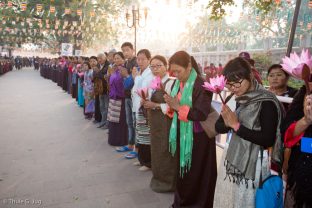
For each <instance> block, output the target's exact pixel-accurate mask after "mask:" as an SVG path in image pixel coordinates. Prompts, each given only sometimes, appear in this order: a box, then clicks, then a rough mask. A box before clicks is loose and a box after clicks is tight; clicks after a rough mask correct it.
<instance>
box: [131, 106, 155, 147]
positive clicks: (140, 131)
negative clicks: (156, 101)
mask: <svg viewBox="0 0 312 208" xmlns="http://www.w3.org/2000/svg"><path fill="white" fill-rule="evenodd" d="M135 130H136V138H137V143H138V144H145V145H150V144H151V138H150V127H149V125H148V122H147V119H146V117H145V116H144V113H143V110H142V109H141V108H140V109H139V111H138V112H137V113H136V129H135Z"/></svg>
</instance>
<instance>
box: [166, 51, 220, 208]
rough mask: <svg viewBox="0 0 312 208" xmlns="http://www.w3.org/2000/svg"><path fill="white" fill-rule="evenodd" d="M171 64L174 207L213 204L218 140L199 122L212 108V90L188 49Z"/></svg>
mask: <svg viewBox="0 0 312 208" xmlns="http://www.w3.org/2000/svg"><path fill="white" fill-rule="evenodd" d="M169 66H170V70H171V71H172V73H173V74H174V75H175V77H177V80H176V82H175V84H174V86H173V88H172V91H171V93H170V95H169V94H168V95H165V96H164V99H165V101H166V103H167V104H168V106H169V107H170V110H171V111H168V112H171V113H170V114H169V115H171V116H172V117H173V119H172V123H171V126H170V133H169V150H170V153H171V154H172V155H173V156H176V157H177V160H178V161H177V163H178V165H177V170H176V171H177V173H178V176H177V185H176V191H175V195H174V202H173V205H172V207H173V208H180V207H197V208H206V207H212V206H213V197H214V189H215V183H216V177H217V167H216V166H217V165H216V144H215V138H209V137H208V136H207V134H206V133H205V131H204V129H203V128H202V126H201V124H200V121H205V120H206V119H207V117H208V114H209V112H210V107H211V106H210V105H211V100H212V93H211V92H208V91H206V90H205V89H204V88H203V87H202V85H203V84H204V80H203V78H202V77H201V76H200V74H199V73H198V66H197V63H196V61H195V59H194V57H191V56H190V55H189V54H188V53H186V52H185V51H178V52H176V53H175V54H174V55H173V56H172V57H171V58H170V60H169ZM211 125H213V124H211Z"/></svg>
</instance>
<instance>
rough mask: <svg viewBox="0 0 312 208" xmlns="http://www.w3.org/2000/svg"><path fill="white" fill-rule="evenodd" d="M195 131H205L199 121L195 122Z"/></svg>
mask: <svg viewBox="0 0 312 208" xmlns="http://www.w3.org/2000/svg"><path fill="white" fill-rule="evenodd" d="M193 131H194V132H195V133H200V132H203V131H204V129H203V127H202V126H201V125H200V123H199V121H194V122H193Z"/></svg>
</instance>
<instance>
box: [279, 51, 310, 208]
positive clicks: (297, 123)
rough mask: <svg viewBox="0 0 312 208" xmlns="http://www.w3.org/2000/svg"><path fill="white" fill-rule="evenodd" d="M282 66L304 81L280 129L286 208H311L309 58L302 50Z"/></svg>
mask: <svg viewBox="0 0 312 208" xmlns="http://www.w3.org/2000/svg"><path fill="white" fill-rule="evenodd" d="M282 66H283V69H284V70H285V71H286V72H287V73H289V74H290V75H292V76H294V77H295V78H297V79H303V80H304V81H305V86H303V87H301V89H300V90H299V92H298V93H297V94H296V96H295V97H294V100H293V102H292V104H291V105H290V107H289V110H288V112H287V115H286V118H285V119H284V121H283V125H282V132H283V133H284V134H285V136H284V146H285V148H286V149H285V161H284V166H283V171H284V174H287V190H286V197H285V207H295V208H299V207H300V208H301V207H312V198H311V196H312V96H311V90H312V88H311V87H312V80H311V70H312V57H311V55H310V53H309V51H308V50H303V51H302V53H301V55H300V57H299V56H298V55H297V54H296V53H292V54H291V55H290V58H289V57H285V58H284V59H283V64H282ZM288 156H290V157H289V159H288Z"/></svg>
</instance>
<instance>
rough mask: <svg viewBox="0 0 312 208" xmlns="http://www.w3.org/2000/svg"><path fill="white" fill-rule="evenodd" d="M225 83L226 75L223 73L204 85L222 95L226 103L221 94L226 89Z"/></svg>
mask: <svg viewBox="0 0 312 208" xmlns="http://www.w3.org/2000/svg"><path fill="white" fill-rule="evenodd" d="M225 83H226V79H225V77H224V76H223V75H220V76H218V75H217V76H216V77H212V78H210V79H209V82H204V85H203V87H204V88H205V89H206V90H208V91H210V92H213V93H217V94H218V95H219V96H220V98H221V101H222V103H223V104H225V102H224V100H223V98H222V96H221V95H220V93H221V92H222V91H223V89H224V86H225Z"/></svg>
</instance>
